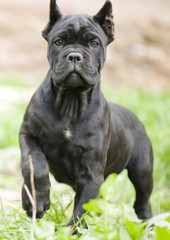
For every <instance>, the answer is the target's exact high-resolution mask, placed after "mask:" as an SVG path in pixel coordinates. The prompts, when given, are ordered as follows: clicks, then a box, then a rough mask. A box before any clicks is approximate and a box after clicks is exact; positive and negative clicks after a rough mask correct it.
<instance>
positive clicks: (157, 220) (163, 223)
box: [147, 213, 170, 230]
mask: <svg viewBox="0 0 170 240" xmlns="http://www.w3.org/2000/svg"><path fill="white" fill-rule="evenodd" d="M168 219H170V213H162V214H159V215H156V216H154V217H152V218H151V219H150V220H148V221H147V222H148V223H149V225H150V226H151V225H155V226H159V227H167V228H168V229H169V230H170V222H169V221H168Z"/></svg>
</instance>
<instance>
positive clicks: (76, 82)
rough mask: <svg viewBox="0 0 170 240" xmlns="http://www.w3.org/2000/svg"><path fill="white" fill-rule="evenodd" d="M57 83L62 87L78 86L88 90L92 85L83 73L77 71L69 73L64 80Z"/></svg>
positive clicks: (82, 89) (80, 88)
mask: <svg viewBox="0 0 170 240" xmlns="http://www.w3.org/2000/svg"><path fill="white" fill-rule="evenodd" d="M55 85H56V86H57V87H61V88H78V89H79V90H81V91H86V90H88V89H89V88H91V87H92V86H91V85H89V84H88V83H87V82H86V81H85V80H84V78H83V77H82V76H81V74H79V73H78V72H75V71H73V72H71V73H69V74H68V75H67V76H66V78H65V79H64V80H63V81H62V82H60V83H57V84H55Z"/></svg>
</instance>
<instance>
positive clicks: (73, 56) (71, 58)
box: [66, 52, 83, 64]
mask: <svg viewBox="0 0 170 240" xmlns="http://www.w3.org/2000/svg"><path fill="white" fill-rule="evenodd" d="M66 60H67V62H69V63H71V64H79V63H81V62H82V61H83V55H82V54H81V53H79V52H71V53H69V54H68V55H67V57H66Z"/></svg>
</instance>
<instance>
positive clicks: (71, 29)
mask: <svg viewBox="0 0 170 240" xmlns="http://www.w3.org/2000/svg"><path fill="white" fill-rule="evenodd" d="M85 33H86V34H88V33H89V35H94V36H96V37H97V36H98V37H100V38H103V41H106V36H105V34H104V32H103V30H102V28H101V27H100V25H99V24H98V23H97V22H96V23H95V22H94V20H93V18H92V17H91V16H89V15H85V14H83V15H82V14H72V15H64V16H63V17H62V18H61V19H60V20H59V21H58V22H57V23H56V24H55V25H54V27H53V29H52V30H51V32H50V34H49V35H50V36H49V38H53V37H55V36H56V35H57V36H60V35H67V37H69V36H70V37H74V36H75V37H77V36H81V34H85Z"/></svg>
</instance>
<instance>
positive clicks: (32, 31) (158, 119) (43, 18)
mask: <svg viewBox="0 0 170 240" xmlns="http://www.w3.org/2000/svg"><path fill="white" fill-rule="evenodd" d="M57 2H58V4H59V6H60V9H61V10H62V11H63V13H65V14H67V13H87V14H92V15H94V14H96V13H97V12H98V10H99V9H100V8H101V7H102V5H103V4H104V2H105V1H104V0H86V1H84V0H58V1H57ZM112 3H113V15H114V22H115V41H114V43H112V44H111V45H110V46H109V47H108V54H107V60H106V64H105V67H104V70H103V72H102V84H103V91H104V93H105V95H106V97H107V98H108V99H110V100H112V101H116V102H118V103H121V104H123V105H125V106H127V107H129V108H131V109H132V110H133V111H135V113H136V114H138V116H139V117H140V119H141V120H142V121H143V122H144V124H145V126H146V128H147V131H148V133H149V135H150V137H151V140H152V142H153V145H154V149H155V159H156V160H155V170H154V177H155V181H156V182H157V183H159V185H157V189H156V190H155V195H154V200H153V202H155V205H154V209H155V212H156V213H157V212H159V211H166V210H167V209H168V208H169V207H170V204H169V203H170V202H169V200H170V199H168V198H169V197H170V196H169V195H167V194H168V191H167V189H169V181H168V177H170V176H169V171H168V167H169V158H170V156H169V155H170V150H169V137H170V130H169V129H170V124H169V123H170V113H169V112H170V111H169V109H170V101H169V99H170V98H169V96H170V94H169V93H170V1H169V0H126V1H124V0H112ZM48 12H49V1H48V0H36V1H34V0H0V198H2V199H3V200H8V202H7V204H9V200H11V201H12V200H19V199H20V189H21V184H22V177H21V173H20V151H19V147H18V131H19V127H20V125H21V122H22V118H23V114H24V111H25V108H26V106H27V104H28V102H29V100H30V97H31V95H32V94H33V92H34V91H35V89H36V88H37V87H38V86H39V84H40V83H41V82H42V81H43V79H44V77H45V75H46V73H47V71H48V62H47V57H46V55H47V53H46V48H47V44H46V41H45V40H44V39H43V38H42V36H41V31H42V30H43V28H44V27H45V25H46V23H47V21H48ZM168 107H169V109H168ZM164 116H165V117H164ZM161 144H162V146H161ZM165 172H166V174H164V173H165ZM161 173H162V174H161ZM162 186H164V191H163V192H162V197H161V199H160V198H159V194H160V191H159V190H160V189H161V188H162Z"/></svg>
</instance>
